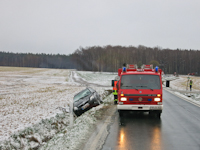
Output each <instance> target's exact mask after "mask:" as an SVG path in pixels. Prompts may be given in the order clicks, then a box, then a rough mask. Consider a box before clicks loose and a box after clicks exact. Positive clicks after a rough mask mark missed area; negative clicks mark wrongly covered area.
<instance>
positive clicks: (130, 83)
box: [121, 74, 161, 90]
mask: <svg viewBox="0 0 200 150" xmlns="http://www.w3.org/2000/svg"><path fill="white" fill-rule="evenodd" d="M121 89H151V90H153V89H161V85H160V77H159V75H144V74H137V75H136V74H131V75H122V78H121Z"/></svg>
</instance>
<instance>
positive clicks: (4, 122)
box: [0, 67, 116, 147]
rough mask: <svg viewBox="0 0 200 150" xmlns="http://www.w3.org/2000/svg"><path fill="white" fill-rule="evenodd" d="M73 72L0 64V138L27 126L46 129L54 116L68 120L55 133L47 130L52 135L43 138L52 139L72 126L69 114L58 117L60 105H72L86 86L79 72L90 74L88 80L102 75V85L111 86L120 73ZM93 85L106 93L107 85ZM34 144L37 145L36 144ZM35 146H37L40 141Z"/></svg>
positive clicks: (7, 136) (5, 137) (2, 139)
mask: <svg viewBox="0 0 200 150" xmlns="http://www.w3.org/2000/svg"><path fill="white" fill-rule="evenodd" d="M73 71H74V70H66V69H39V68H17V67H0V129H1V130H0V141H1V142H2V141H5V140H8V138H9V137H10V136H11V135H16V134H18V133H20V134H21V133H22V131H23V130H24V129H25V128H31V127H32V126H34V125H36V126H37V128H42V127H38V126H39V124H41V122H45V121H52V119H53V120H54V121H55V120H56V119H55V118H56V116H57V118H59V119H60V118H62V119H64V120H62V122H64V123H63V124H62V127H61V128H60V130H57V131H53V133H52V132H51V131H50V132H49V133H48V132H45V134H48V135H46V137H40V138H39V139H42V138H43V139H44V140H45V141H46V140H47V139H48V138H52V136H53V135H54V134H56V132H58V131H61V130H63V129H64V128H65V127H68V124H69V114H65V117H58V115H59V114H61V113H63V112H61V111H60V110H59V109H57V108H58V107H63V108H66V107H68V105H69V103H70V101H71V100H73V96H74V95H75V94H76V93H78V92H79V91H81V90H83V89H84V88H85V87H86V86H85V85H83V84H79V83H75V82H74V78H75V79H79V78H80V77H79V76H78V75H81V74H82V76H85V77H87V78H86V79H83V80H86V81H87V80H90V78H94V77H93V76H98V77H96V79H97V80H99V82H97V83H101V84H102V82H101V81H104V83H103V84H104V85H107V86H110V84H111V81H110V80H111V79H112V78H114V76H116V75H114V74H100V73H93V72H87V73H86V72H80V73H78V75H77V74H76V72H75V77H73V78H72V76H71V74H72V72H73ZM98 74H99V75H98ZM106 80H107V81H106ZM93 88H94V89H95V90H96V91H97V92H98V93H99V94H100V95H102V94H103V93H105V88H103V87H98V86H94V87H93ZM110 88H111V87H110ZM106 89H109V87H107V88H106ZM61 116H62V114H61ZM56 123H58V122H56ZM38 130H39V129H38ZM41 132H42V131H41ZM14 133H15V134H14ZM34 136H35V135H34ZM36 136H38V135H36ZM30 138H31V137H30ZM19 140H21V139H18V142H19ZM44 140H42V141H40V142H39V143H40V145H44V144H45V142H44ZM33 141H34V140H33ZM26 142H27V141H26ZM20 143H21V142H20ZM13 145H15V144H13ZM32 145H33V146H32V147H34V144H32ZM29 146H31V145H29ZM35 146H36V147H37V145H36V144H35ZM18 147H19V145H18ZM24 147H25V146H24Z"/></svg>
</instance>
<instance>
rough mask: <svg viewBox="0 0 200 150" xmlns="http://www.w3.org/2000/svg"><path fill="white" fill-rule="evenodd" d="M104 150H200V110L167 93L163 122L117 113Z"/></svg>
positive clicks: (141, 115) (141, 116)
mask: <svg viewBox="0 0 200 150" xmlns="http://www.w3.org/2000/svg"><path fill="white" fill-rule="evenodd" d="M109 132H110V134H109V135H108V137H107V140H106V141H105V143H104V145H103V148H102V150H200V108H199V107H197V106H194V105H192V104H190V103H188V102H186V101H183V100H181V99H180V98H178V97H176V96H174V95H172V94H170V93H168V92H167V91H164V109H163V113H162V115H161V119H157V118H155V117H153V116H149V114H148V113H136V112H128V113H126V114H125V115H124V116H123V117H122V118H120V117H119V116H118V113H116V116H115V120H114V122H113V124H112V125H111V127H110V130H109Z"/></svg>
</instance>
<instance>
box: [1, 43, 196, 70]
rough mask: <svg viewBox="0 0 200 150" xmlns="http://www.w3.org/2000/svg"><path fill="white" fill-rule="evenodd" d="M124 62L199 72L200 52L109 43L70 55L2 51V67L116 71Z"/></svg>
mask: <svg viewBox="0 0 200 150" xmlns="http://www.w3.org/2000/svg"><path fill="white" fill-rule="evenodd" d="M124 63H127V64H137V65H138V66H141V65H142V64H154V67H155V65H158V66H159V67H160V68H161V69H162V70H163V71H164V72H165V73H169V74H172V73H174V72H177V73H178V74H188V73H193V72H195V73H200V51H199V50H181V49H176V50H171V49H162V48H160V47H154V48H150V47H145V46H142V45H140V46H138V47H134V46H129V47H123V46H111V45H107V46H103V47H100V46H93V47H86V48H82V47H80V48H79V49H77V50H76V51H75V52H74V53H72V54H70V55H60V54H57V55H52V54H51V55H50V54H31V53H27V54H22V53H7V52H0V66H16V67H37V68H61V69H77V70H84V71H105V72H116V71H117V70H118V68H120V67H122V65H123V64H124Z"/></svg>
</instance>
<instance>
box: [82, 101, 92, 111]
mask: <svg viewBox="0 0 200 150" xmlns="http://www.w3.org/2000/svg"><path fill="white" fill-rule="evenodd" d="M89 106H90V104H89V103H87V104H85V105H83V106H82V107H81V109H82V110H84V109H86V108H87V107H89Z"/></svg>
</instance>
